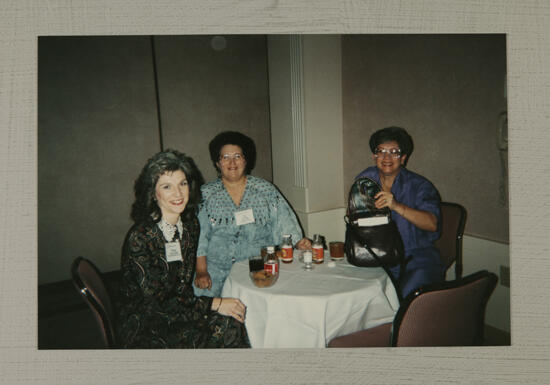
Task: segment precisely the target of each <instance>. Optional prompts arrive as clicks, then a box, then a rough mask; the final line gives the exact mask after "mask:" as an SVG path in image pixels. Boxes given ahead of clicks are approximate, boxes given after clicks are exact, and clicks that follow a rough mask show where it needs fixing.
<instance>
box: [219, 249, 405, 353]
mask: <svg viewBox="0 0 550 385" xmlns="http://www.w3.org/2000/svg"><path fill="white" fill-rule="evenodd" d="M335 263H336V266H334V267H329V266H328V261H327V259H326V258H325V263H324V264H321V265H314V269H313V270H312V271H305V270H303V269H302V267H303V264H302V263H301V262H300V261H299V260H298V259H297V258H294V262H293V263H291V264H284V263H281V266H280V274H279V279H278V280H277V282H276V283H275V285H273V286H271V287H268V288H258V287H256V286H254V284H253V283H252V281H251V280H250V277H249V266H248V261H242V262H238V263H235V264H234V265H233V268H232V270H231V273H230V275H229V277H228V278H227V280H226V282H225V284H224V287H223V292H222V296H223V297H235V298H239V299H240V300H241V301H242V302H243V303H244V304H245V305H246V307H247V309H246V320H245V325H246V329H247V332H248V336H249V338H250V343H251V345H252V347H253V348H324V347H326V345H327V344H328V342H329V341H330V340H331V339H332V338H334V337H338V336H341V335H345V334H348V333H351V332H354V331H357V330H361V329H366V328H370V327H374V326H377V325H380V324H382V323H386V322H391V321H392V320H393V317H394V315H395V312H396V311H397V308H398V306H399V301H398V298H397V295H396V293H395V289H394V287H393V285H392V283H391V281H390V279H389V277H388V276H387V275H386V273H385V272H384V270H383V269H382V268H360V267H355V266H352V265H350V264H348V263H347V262H346V261H345V260H344V261H337V262H335Z"/></svg>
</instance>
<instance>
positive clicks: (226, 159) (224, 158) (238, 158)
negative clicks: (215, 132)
mask: <svg viewBox="0 0 550 385" xmlns="http://www.w3.org/2000/svg"><path fill="white" fill-rule="evenodd" d="M231 159H233V160H234V161H235V162H240V161H242V160H244V155H243V154H239V153H238V152H237V153H235V154H223V155H222V156H220V162H221V163H229V162H230V161H231Z"/></svg>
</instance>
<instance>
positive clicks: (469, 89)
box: [268, 35, 510, 331]
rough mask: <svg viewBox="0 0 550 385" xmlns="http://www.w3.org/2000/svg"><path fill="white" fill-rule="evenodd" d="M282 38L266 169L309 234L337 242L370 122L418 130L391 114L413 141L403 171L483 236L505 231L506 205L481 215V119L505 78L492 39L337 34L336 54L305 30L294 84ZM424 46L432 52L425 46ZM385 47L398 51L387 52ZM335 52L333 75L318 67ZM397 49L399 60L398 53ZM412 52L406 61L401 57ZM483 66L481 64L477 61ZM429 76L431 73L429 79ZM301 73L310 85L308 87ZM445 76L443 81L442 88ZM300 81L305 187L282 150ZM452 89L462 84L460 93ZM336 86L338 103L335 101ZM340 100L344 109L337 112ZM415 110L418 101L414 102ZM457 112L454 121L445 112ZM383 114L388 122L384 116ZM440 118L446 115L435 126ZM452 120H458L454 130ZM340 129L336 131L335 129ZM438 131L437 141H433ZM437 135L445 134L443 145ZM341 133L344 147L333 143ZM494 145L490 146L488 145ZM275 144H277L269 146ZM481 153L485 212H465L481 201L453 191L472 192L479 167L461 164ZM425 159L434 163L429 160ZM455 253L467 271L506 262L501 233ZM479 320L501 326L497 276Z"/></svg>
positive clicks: (497, 103) (494, 189)
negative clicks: (429, 186)
mask: <svg viewBox="0 0 550 385" xmlns="http://www.w3.org/2000/svg"><path fill="white" fill-rule="evenodd" d="M290 39H291V38H290V37H281V36H278V37H270V38H269V40H268V42H269V72H270V95H271V119H272V132H273V134H272V135H273V165H274V172H273V173H274V182H275V183H277V184H278V185H279V186H280V187H281V186H282V187H283V190H284V191H285V193H286V194H287V197H288V198H289V200H290V201H291V203H292V204H293V205H294V207H295V209H296V210H297V213H298V215H299V217H300V219H301V221H302V224H303V226H304V228H305V230H306V234H307V235H308V236H311V235H312V234H314V233H320V234H323V235H325V236H326V237H327V240H343V239H344V234H345V225H344V221H343V216H344V215H345V208H344V207H345V199H346V194H347V190H348V189H349V186H350V185H351V182H352V180H353V178H354V177H355V175H356V174H357V173H358V172H360V171H361V170H362V169H363V168H365V167H367V166H368V165H370V155H369V154H370V150H369V149H368V137H369V136H370V134H371V133H372V132H374V131H373V130H374V129H378V128H381V127H383V126H387V125H390V124H398V123H399V122H411V124H412V122H416V123H418V124H419V125H420V122H421V121H422V124H421V125H420V127H421V128H423V129H415V128H414V127H416V126H414V125H411V124H409V125H406V124H404V123H399V124H402V125H404V126H405V127H406V128H407V129H408V130H409V131H410V132H411V133H412V135H413V138H414V139H415V145H416V152H415V153H414V155H413V158H412V161H411V163H410V165H409V168H411V169H413V170H416V171H418V172H420V173H423V174H424V175H426V176H428V177H429V178H430V179H432V180H433V181H434V183H435V184H436V185H437V187H438V188H439V190H440V192H441V194H442V197H443V199H446V200H455V201H458V202H461V203H463V204H464V205H465V206H466V207H467V209H468V210H469V214H470V217H469V218H468V221H472V222H474V224H473V225H470V227H471V228H474V229H483V230H484V232H483V235H484V236H485V237H490V236H492V237H495V238H497V234H500V236H501V237H503V238H505V239H506V240H507V232H504V229H507V228H508V216H507V210H506V209H505V208H504V207H500V208H499V214H500V217H498V218H496V219H495V218H493V221H495V222H496V221H502V222H504V223H499V224H495V223H492V226H489V227H483V226H482V225H483V224H484V223H485V222H483V221H481V222H480V221H479V217H480V216H483V215H491V214H490V213H492V210H494V207H498V206H496V205H495V202H494V201H498V196H496V195H497V194H498V182H499V181H498V177H499V175H500V174H499V172H498V171H499V166H500V165H499V164H498V162H497V160H498V151H494V150H496V144H495V143H494V139H495V138H494V137H493V134H494V133H495V132H496V125H495V127H490V126H491V124H493V123H494V115H498V112H499V109H500V108H504V107H505V105H503V104H502V103H504V100H502V97H501V96H502V95H501V92H502V87H503V83H502V80H503V78H501V76H502V77H503V76H504V75H503V73H504V72H503V71H504V67H503V66H504V64H505V62H504V46H503V44H502V43H503V42H502V39H501V38H498V37H494V36H490V37H484V38H482V39H481V40H476V39H473V40H472V39H471V38H469V37H456V36H455V37H452V38H448V39H446V38H445V37H439V38H435V39H434V38H433V37H416V38H414V37H412V36H408V37H406V38H405V37H398V36H396V37H392V38H389V37H384V36H345V35H344V36H343V37H342V45H341V51H340V50H339V49H338V48H336V47H337V45H336V44H335V41H334V37H333V36H316V37H315V38H313V39H310V37H308V36H302V37H301V41H302V44H303V46H302V53H303V55H304V56H303V57H302V61H303V62H302V66H301V70H302V71H303V72H302V75H303V79H304V80H303V81H302V82H299V83H298V84H292V82H291V81H289V78H291V77H292V76H291V72H292V68H291V67H292V66H291V65H290V64H289V63H291V61H292V58H291V56H292V55H290V54H289V52H290V49H291V44H290ZM444 43H446V44H444ZM453 44H454V45H453ZM438 47H439V48H438ZM416 51H418V52H416ZM428 51H432V52H430V53H429V54H428ZM453 52H454V54H453ZM406 53H408V55H407V54H406ZM462 54H464V55H466V57H465V59H464V61H465V62H466V63H465V64H463V66H464V68H461V69H460V70H459V69H457V68H454V67H452V66H451V67H449V63H450V62H452V60H451V59H457V57H456V56H457V55H459V56H460V55H462ZM393 56H395V58H393V59H392V60H390V57H393ZM339 57H341V58H342V59H341V60H342V67H341V68H342V70H341V71H342V72H341V73H342V76H341V78H339V77H338V74H331V75H330V76H326V75H324V74H326V72H324V71H328V70H329V69H330V68H331V67H332V70H335V71H337V70H338V68H339V67H340V62H339ZM397 57H399V58H400V59H399V60H397ZM405 58H406V59H405ZM393 60H395V62H394V61H393ZM410 60H412V61H413V65H408V64H407V63H409V62H410ZM314 63H317V65H315V64H314ZM457 66H459V65H458V64H457V65H456V66H455V67H457ZM460 66H462V65H460ZM485 66H488V67H490V68H487V69H486V68H485ZM423 67H425V68H424V69H422V68H423ZM476 71H477V72H476ZM491 72H495V73H491ZM430 74H433V79H431V75H430ZM446 77H448V78H449V79H446ZM307 80H310V81H311V82H312V84H308V82H307ZM449 82H450V83H449ZM447 85H448V86H450V87H449V90H447V88H448V87H447ZM413 86H414V87H413ZM299 87H302V88H303V89H302V90H301V92H300V93H299V94H300V95H301V97H302V101H303V105H304V106H307V107H305V108H304V111H305V112H304V117H303V126H304V127H303V131H304V132H307V133H310V132H313V133H314V136H313V137H312V136H311V135H306V138H305V141H304V148H305V150H304V151H306V153H307V157H306V159H307V160H306V162H305V164H304V165H303V167H304V168H305V170H306V174H307V175H308V178H307V184H306V187H305V188H302V189H301V188H298V187H296V186H294V176H295V169H296V168H297V167H299V163H300V161H299V160H296V157H295V156H292V151H291V150H289V149H292V147H293V144H296V140H294V138H295V137H296V134H295V132H294V131H295V130H296V129H297V128H296V127H293V124H294V125H296V123H295V122H294V121H293V117H292V109H293V108H296V106H294V105H293V104H292V103H291V101H290V99H291V95H292V94H293V92H295V91H296V88H299ZM457 88H461V89H462V88H463V89H462V90H460V92H458V90H457ZM329 91H332V92H333V93H332V94H331V93H330V92H329ZM469 93H471V94H473V95H474V96H475V97H474V96H471V98H474V100H473V101H472V100H469V99H468V98H469V95H468V94H469ZM335 95H336V96H335ZM340 95H342V100H341V101H340V100H338V97H339V96H340ZM473 105H476V106H477V107H475V109H476V111H477V114H473V116H471V114H472V111H471V109H472V108H474V106H473ZM340 107H341V108H342V111H341V112H338V109H339V108H340ZM412 107H415V108H414V109H413V110H411V108H412ZM308 108H310V109H309V110H308ZM440 109H443V110H441V111H440ZM485 109H487V110H488V111H485ZM308 112H310V113H311V115H308ZM315 112H317V114H318V116H316V115H315ZM339 113H341V114H342V119H343V129H340V127H339V126H338V124H337V123H335V122H337V120H338V118H339V117H338V116H337V115H338V114H339ZM461 113H462V114H470V115H469V116H470V120H471V121H472V123H468V124H465V121H466V120H467V119H465V117H461V116H459V115H461ZM330 114H333V115H332V116H329V115H330ZM335 115H336V116H335ZM457 117H458V119H459V120H458V122H455V121H453V119H457ZM384 121H386V123H384V124H383V123H382V122H384ZM442 121H446V122H447V123H446V124H439V123H440V122H442ZM457 124H460V125H459V126H458V127H457ZM463 125H464V127H463ZM371 127H372V131H371V130H370V128H371ZM411 127H413V128H412V129H411ZM462 127H463V129H462ZM478 127H482V128H484V129H478ZM424 128H425V129H424ZM493 128H494V130H493ZM308 130H311V131H308ZM453 130H456V131H453ZM315 134H317V135H319V136H320V137H317V136H315ZM340 135H341V138H338V136H340ZM472 137H478V138H479V143H478V142H476V141H473V142H472V140H473V139H472ZM453 138H454V139H453ZM440 140H441V141H442V143H439V141H440ZM446 141H450V142H452V146H451V149H452V151H451V149H449V147H448V143H446ZM461 141H462V142H461ZM342 142H343V146H341V145H340V143H342ZM491 143H492V144H495V146H493V147H491V146H492V144H491ZM282 146H284V148H285V151H277V149H278V148H280V147H282ZM313 148H314V149H316V150H319V151H318V153H322V154H323V155H324V158H322V157H317V156H311V154H310V152H311V149H313ZM485 148H489V150H488V151H487V152H488V153H484V152H483V151H484V149H485ZM495 153H496V156H495ZM484 157H488V158H489V159H491V161H490V162H489V161H485V167H486V168H487V169H490V170H491V171H492V174H491V175H487V176H486V179H487V183H486V185H487V189H488V190H489V191H488V192H486V193H484V194H482V195H481V197H480V198H479V199H480V201H482V202H484V203H485V204H487V205H488V207H487V208H485V207H482V209H484V212H483V213H477V212H472V211H474V210H476V209H478V208H479V207H478V205H472V204H471V200H470V199H469V198H468V199H466V198H464V201H463V200H462V199H463V197H464V196H465V195H467V193H474V192H475V191H472V189H473V190H475V186H473V185H472V184H471V183H470V180H472V178H471V177H470V175H471V174H472V173H473V174H475V177H476V178H480V177H483V176H484V175H485V174H484V173H483V172H481V169H479V168H473V169H472V168H464V167H465V166H468V164H469V163H471V162H472V161H474V160H475V161H476V162H479V161H480V158H481V159H484ZM434 158H435V159H437V162H434V161H433V159H434ZM465 160H467V161H465ZM428 165H429V167H428ZM413 166H414V167H413ZM340 167H342V168H341V170H342V176H341V177H334V175H331V173H333V172H338V169H339V168H340ZM449 170H452V172H451V171H449ZM472 170H473V171H472ZM445 173H446V175H445ZM324 175H327V176H328V175H330V177H329V178H328V179H329V180H330V181H331V182H332V185H331V186H330V187H329V188H327V185H324V184H322V183H324V182H325V181H324ZM313 176H314V177H313ZM438 176H439V179H438ZM443 176H444V177H443ZM439 181H440V182H439ZM440 185H441V187H440ZM313 186H316V187H317V188H319V189H323V188H327V191H315V190H314V189H313V188H312V187H313ZM455 190H457V191H455ZM337 191H339V192H337ZM331 193H332V195H331ZM491 194H492V195H491ZM478 195H479V194H478ZM313 197H315V198H313ZM309 198H311V199H309ZM313 199H319V201H322V202H323V205H321V206H319V207H317V208H318V210H312V209H310V206H307V205H306V204H305V203H304V202H310V201H312V200H313ZM493 200H494V201H493ZM480 231H481V230H480ZM503 232H504V233H503ZM463 260H464V261H463V262H464V274H465V275H467V274H470V273H473V272H475V271H478V270H482V269H487V270H489V271H493V272H495V273H497V275H498V274H499V272H500V266H510V261H509V247H508V245H507V244H505V243H503V242H498V241H491V240H488V239H483V238H480V237H475V236H466V237H464V251H463ZM447 277H448V279H453V278H454V270H453V267H451V269H449V274H448V276H447ZM486 323H487V324H489V325H491V326H494V327H496V328H499V329H501V330H505V331H510V289H509V288H508V287H505V286H502V285H500V284H499V285H498V286H497V288H496V289H495V292H494V293H493V295H492V297H491V299H490V301H489V303H488V306H487V314H486Z"/></svg>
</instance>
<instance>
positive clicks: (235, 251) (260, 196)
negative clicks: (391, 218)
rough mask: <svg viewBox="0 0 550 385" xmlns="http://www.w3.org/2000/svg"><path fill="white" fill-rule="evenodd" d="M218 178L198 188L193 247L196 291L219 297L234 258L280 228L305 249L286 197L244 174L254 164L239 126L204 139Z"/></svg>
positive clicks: (277, 235) (278, 234) (248, 253)
mask: <svg viewBox="0 0 550 385" xmlns="http://www.w3.org/2000/svg"><path fill="white" fill-rule="evenodd" d="M209 149H210V158H211V159H212V163H213V164H214V166H215V167H216V169H217V170H218V173H219V175H220V178H218V179H216V180H215V181H213V182H210V183H208V184H206V185H204V186H203V187H202V189H201V191H202V196H203V202H202V203H201V205H200V211H199V215H198V217H199V222H200V226H201V231H200V237H199V245H198V249H197V267H196V276H195V286H194V290H195V294H196V295H199V296H200V295H203V296H204V295H205V296H212V297H219V296H220V294H221V291H222V288H223V283H224V281H225V279H226V278H227V276H228V275H229V271H230V270H231V266H232V265H233V263H235V262H238V261H242V260H244V259H248V258H250V257H252V256H255V255H259V253H260V250H261V248H262V247H263V246H268V245H278V244H280V243H281V241H282V236H283V235H284V234H290V235H292V239H293V241H298V242H297V243H296V247H297V248H299V249H310V248H311V242H310V240H309V239H307V238H303V236H302V230H301V228H300V225H299V223H298V220H297V218H296V215H295V214H294V211H293V210H292V209H291V208H290V206H289V205H288V203H287V201H286V200H285V198H284V197H283V196H282V195H281V193H280V192H279V190H277V188H276V187H275V186H273V185H272V184H271V183H269V182H268V181H266V180H264V179H261V178H258V177H254V176H251V175H248V174H249V173H250V171H251V170H252V169H253V168H254V164H255V161H256V149H255V145H254V142H253V141H252V139H250V138H249V137H247V136H246V135H243V134H241V133H239V132H233V131H227V132H222V133H221V134H218V135H217V136H216V137H215V138H214V139H212V141H211V142H210V145H209Z"/></svg>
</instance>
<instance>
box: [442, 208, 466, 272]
mask: <svg viewBox="0 0 550 385" xmlns="http://www.w3.org/2000/svg"><path fill="white" fill-rule="evenodd" d="M465 225H466V209H465V208H464V207H462V206H461V205H459V204H458V203H451V202H441V236H440V238H439V239H438V240H437V241H435V246H436V247H437V248H438V249H439V253H440V254H441V259H442V260H443V263H444V265H445V271H447V270H448V269H449V267H451V265H452V264H453V262H454V263H455V279H459V278H461V277H462V236H463V235H464V226H465Z"/></svg>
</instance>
